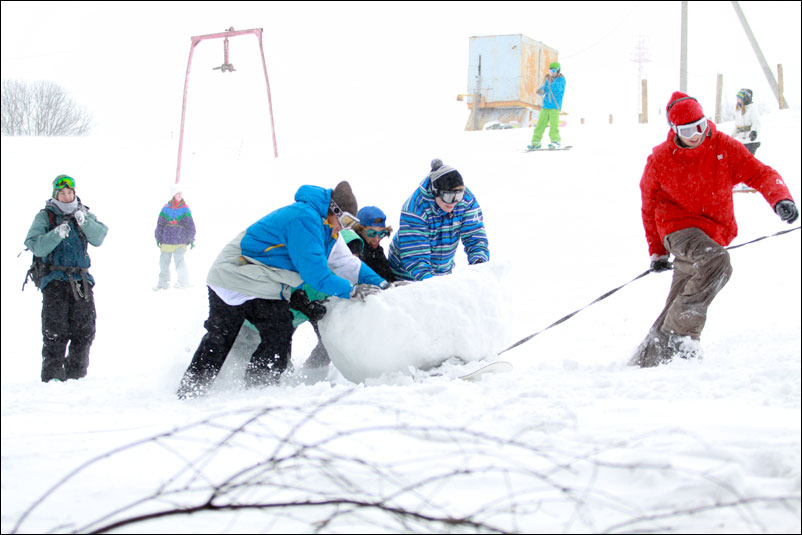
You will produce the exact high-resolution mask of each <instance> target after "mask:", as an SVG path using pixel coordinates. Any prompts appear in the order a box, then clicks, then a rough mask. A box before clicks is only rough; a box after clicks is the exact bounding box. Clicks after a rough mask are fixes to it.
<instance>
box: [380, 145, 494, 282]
mask: <svg viewBox="0 0 802 535" xmlns="http://www.w3.org/2000/svg"><path fill="white" fill-rule="evenodd" d="M431 169H432V170H431V172H430V173H429V174H428V175H427V176H426V178H425V179H424V180H423V182H421V183H420V185H419V186H418V188H417V189H416V190H415V192H414V193H412V195H411V196H410V197H409V199H407V201H406V202H405V203H404V206H403V207H402V208H401V221H400V225H399V228H398V232H396V234H395V236H393V240H392V242H391V243H390V255H389V260H390V268H391V269H392V271H393V274H394V275H395V276H396V279H397V280H402V281H410V280H424V279H428V278H430V277H434V276H438V275H448V274H449V273H451V271H452V270H453V269H454V255H455V254H456V252H457V245H458V244H459V242H460V241H462V244H463V247H464V248H465V253H466V254H467V255H468V263H469V264H479V263H481V262H487V261H488V260H490V250H489V248H488V241H487V234H486V233H485V226H484V220H483V218H482V208H481V206H479V202H478V201H477V200H476V197H474V195H473V193H471V190H469V189H468V188H466V187H465V184H464V183H463V180H462V175H460V173H459V171H457V170H456V169H454V168H453V167H451V166H449V165H443V162H442V161H440V160H439V159H435V160H432V163H431Z"/></svg>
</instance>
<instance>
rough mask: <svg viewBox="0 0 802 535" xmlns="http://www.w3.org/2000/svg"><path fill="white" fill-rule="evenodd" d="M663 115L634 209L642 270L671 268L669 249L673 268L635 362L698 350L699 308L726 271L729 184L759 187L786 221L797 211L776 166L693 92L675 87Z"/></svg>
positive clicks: (732, 228) (702, 314)
mask: <svg viewBox="0 0 802 535" xmlns="http://www.w3.org/2000/svg"><path fill="white" fill-rule="evenodd" d="M666 116H667V117H668V122H669V125H670V126H671V131H670V132H669V134H668V138H667V139H666V140H665V141H664V142H663V143H661V144H660V145H658V146H657V147H655V148H654V150H653V151H652V154H651V155H650V156H649V158H648V160H647V162H646V168H645V170H644V172H643V177H642V178H641V182H640V188H641V199H642V206H641V215H642V218H643V226H644V229H645V230H646V241H647V244H648V246H649V254H651V267H650V269H651V270H652V271H655V272H659V271H665V270H668V269H671V268H672V265H671V263H670V262H669V255H674V263H673V269H674V275H673V279H672V281H671V289H670V290H669V293H668V299H666V304H665V307H664V308H663V311H662V312H661V313H660V315H659V316H658V318H657V320H656V321H655V322H654V325H652V327H651V329H650V331H649V333H648V335H647V336H646V338H645V339H644V340H643V342H641V344H640V346H639V347H638V349H637V351H636V352H635V354H634V355H633V357H632V359H631V360H630V362H629V364H631V365H639V366H642V367H647V366H656V365H658V364H661V363H665V362H669V361H671V359H672V358H674V357H675V356H679V357H682V358H694V357H699V356H701V353H700V346H699V340H700V337H701V334H702V329H703V328H704V326H705V321H706V319H707V309H708V307H709V306H710V303H711V302H712V301H713V299H714V298H715V297H716V295H717V294H718V292H719V291H720V290H721V289H722V288H723V287H724V285H725V284H727V281H728V280H729V278H730V275H731V274H732V266H731V264H730V255H729V253H728V252H727V250H726V249H725V247H726V246H727V245H729V244H730V242H732V240H733V239H734V238H735V236H736V235H737V234H738V226H737V224H736V222H735V214H734V210H733V198H732V195H733V193H732V188H733V186H734V185H736V184H738V183H740V182H744V183H745V184H746V185H747V186H749V187H751V188H754V189H756V190H757V191H759V192H760V193H761V194H762V195H763V197H764V198H765V199H766V201H768V203H769V204H770V205H771V207H772V208H773V209H774V211H775V212H776V213H777V215H778V216H780V219H782V220H783V221H787V222H788V223H789V224H790V223H793V222H794V221H796V219H797V217H798V215H799V211H798V210H797V206H796V204H795V203H794V201H793V198H792V197H791V194H790V192H789V191H788V188H787V187H786V185H785V183H784V182H783V180H782V178H781V177H780V175H779V174H778V173H777V171H775V170H774V169H772V168H771V167H769V166H767V165H764V164H763V163H761V162H760V161H759V160H758V159H757V158H755V157H754V156H753V155H751V154H750V153H749V151H748V150H747V149H746V148H745V147H744V146H743V144H741V143H739V142H738V141H736V140H735V139H733V138H732V137H730V136H728V135H726V134H724V133H721V132H719V131H718V130H717V128H716V125H715V124H713V123H712V122H711V121H708V120H707V119H706V118H705V116H704V113H703V112H702V106H701V105H700V104H699V103H698V102H697V100H696V99H695V98H693V97H690V96H688V95H686V94H685V93H681V92H679V91H677V92H675V93H674V94H672V95H671V100H669V102H668V105H667V106H666Z"/></svg>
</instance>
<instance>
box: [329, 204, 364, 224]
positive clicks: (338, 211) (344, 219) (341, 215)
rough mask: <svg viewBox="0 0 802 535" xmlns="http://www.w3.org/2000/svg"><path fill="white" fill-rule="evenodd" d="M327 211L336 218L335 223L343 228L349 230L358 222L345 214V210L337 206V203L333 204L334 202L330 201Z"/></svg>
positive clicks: (348, 214) (347, 213)
mask: <svg viewBox="0 0 802 535" xmlns="http://www.w3.org/2000/svg"><path fill="white" fill-rule="evenodd" d="M329 209H330V210H331V213H333V214H334V215H335V216H336V217H337V221H339V222H340V225H341V226H342V227H343V228H351V227H353V226H354V225H356V224H357V223H358V222H359V220H358V219H357V218H356V217H354V216H353V215H352V214H351V213H350V212H346V211H345V210H343V209H342V208H340V207H339V206H337V203H336V202H334V200H332V201H331V202H330V203H329Z"/></svg>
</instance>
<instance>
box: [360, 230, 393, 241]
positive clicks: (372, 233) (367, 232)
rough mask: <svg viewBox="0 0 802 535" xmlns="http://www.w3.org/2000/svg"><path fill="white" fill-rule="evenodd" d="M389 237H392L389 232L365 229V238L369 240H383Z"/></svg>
mask: <svg viewBox="0 0 802 535" xmlns="http://www.w3.org/2000/svg"><path fill="white" fill-rule="evenodd" d="M389 235H390V231H389V230H373V229H372V228H366V229H365V236H367V237H368V238H375V237H376V236H378V237H379V238H380V239H381V238H386V237H387V236H389Z"/></svg>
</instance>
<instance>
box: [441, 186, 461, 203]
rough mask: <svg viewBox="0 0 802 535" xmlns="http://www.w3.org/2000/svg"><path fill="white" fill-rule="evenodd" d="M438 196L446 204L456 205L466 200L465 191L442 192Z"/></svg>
mask: <svg viewBox="0 0 802 535" xmlns="http://www.w3.org/2000/svg"><path fill="white" fill-rule="evenodd" d="M437 196H438V197H440V200H442V201H443V202H444V203H446V204H454V203H455V202H460V201H462V199H464V198H465V190H461V189H459V190H454V191H441V192H440V193H438V194H437Z"/></svg>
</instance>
